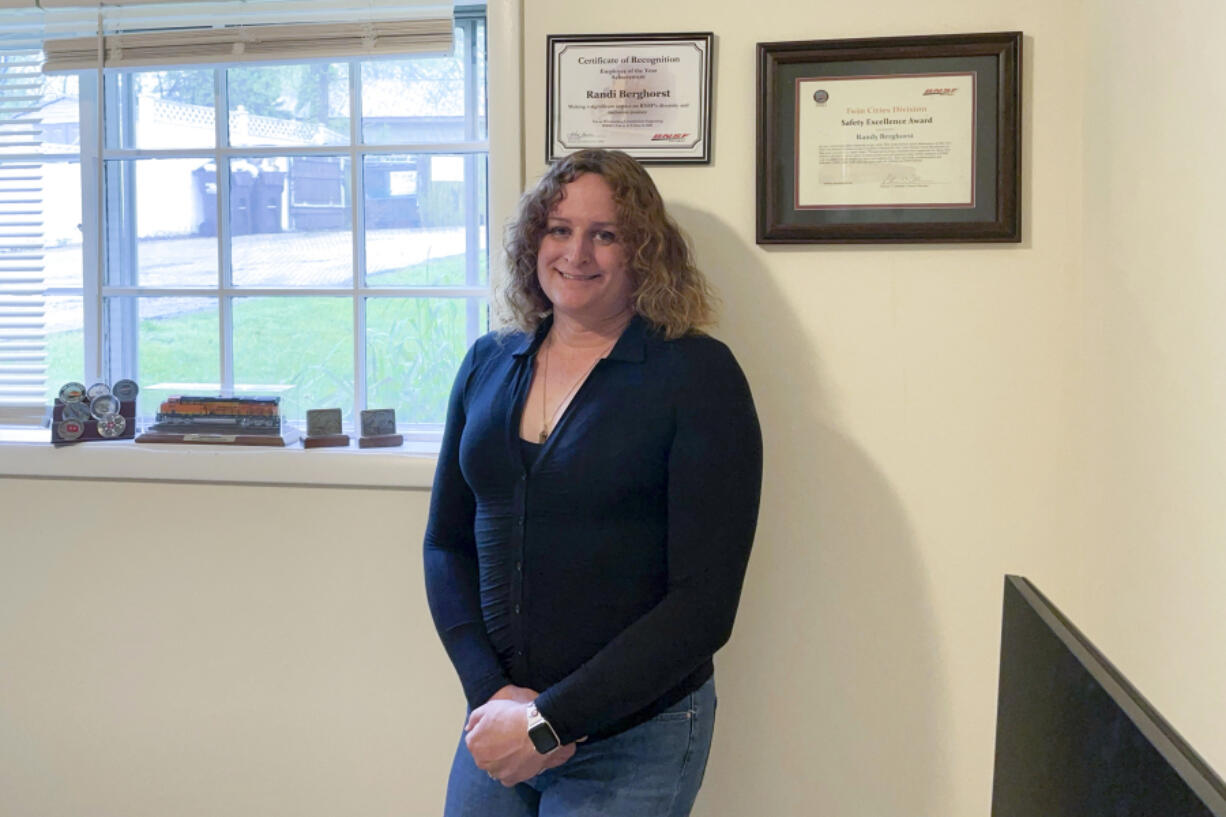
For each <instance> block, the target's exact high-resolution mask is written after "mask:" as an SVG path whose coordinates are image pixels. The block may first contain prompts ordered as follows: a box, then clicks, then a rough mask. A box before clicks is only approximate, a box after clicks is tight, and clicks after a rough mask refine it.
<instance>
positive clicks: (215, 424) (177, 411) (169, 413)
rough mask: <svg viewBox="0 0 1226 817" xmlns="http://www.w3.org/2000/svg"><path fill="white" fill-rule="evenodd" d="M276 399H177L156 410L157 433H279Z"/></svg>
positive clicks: (167, 401)
mask: <svg viewBox="0 0 1226 817" xmlns="http://www.w3.org/2000/svg"><path fill="white" fill-rule="evenodd" d="M280 404H281V398H280V397H193V396H189V395H180V396H178V397H171V398H169V399H167V400H165V401H164V402H163V403H162V405H161V406H159V407H158V413H157V418H156V420H157V424H156V425H155V426H154V428H156V429H158V430H160V431H207V432H214V433H215V432H217V431H219V430H222V429H227V430H231V431H239V432H242V431H274V432H279V431H280V430H281V409H280Z"/></svg>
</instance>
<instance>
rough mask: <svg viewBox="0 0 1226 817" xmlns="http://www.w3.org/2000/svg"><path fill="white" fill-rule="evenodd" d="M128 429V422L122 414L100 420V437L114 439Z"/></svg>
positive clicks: (108, 415) (107, 416) (109, 415)
mask: <svg viewBox="0 0 1226 817" xmlns="http://www.w3.org/2000/svg"><path fill="white" fill-rule="evenodd" d="M127 427H128V421H127V420H125V419H124V417H123V415H122V414H107V415H106V416H104V417H99V418H98V436H100V437H106V438H107V439H114V438H115V437H118V436H120V435H121V434H123V431H124V429H125V428H127Z"/></svg>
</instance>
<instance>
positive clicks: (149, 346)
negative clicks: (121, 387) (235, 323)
mask: <svg viewBox="0 0 1226 817" xmlns="http://www.w3.org/2000/svg"><path fill="white" fill-rule="evenodd" d="M105 309H106V318H107V321H106V326H107V344H108V351H109V355H108V357H109V359H110V371H109V372H108V380H109V382H112V383H113V382H115V381H116V380H119V379H120V378H124V377H130V378H132V379H133V380H135V381H136V382H137V383H138V384H140V387H141V391H140V395H139V396H138V397H137V398H136V412H137V416H145V417H151V416H153V415H154V414H156V413H157V407H158V404H159V403H161V402H162V401H163V400H165V399H166V398H167V397H169V396H171V395H174V394H199V393H202V392H203V393H204V394H210V393H213V392H216V391H217V388H218V386H217V384H218V383H219V382H220V379H221V363H220V361H221V356H220V352H219V349H218V333H217V327H218V319H217V299H216V298H177V297H176V298H161V297H140V298H133V297H112V298H106V299H105Z"/></svg>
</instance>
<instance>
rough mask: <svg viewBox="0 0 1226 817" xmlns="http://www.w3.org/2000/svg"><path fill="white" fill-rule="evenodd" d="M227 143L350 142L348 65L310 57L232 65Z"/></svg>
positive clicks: (247, 144)
mask: <svg viewBox="0 0 1226 817" xmlns="http://www.w3.org/2000/svg"><path fill="white" fill-rule="evenodd" d="M226 82H227V86H228V93H229V101H230V117H229V118H230V144H231V145H234V146H235V147H250V146H254V145H260V146H276V145H343V144H348V142H349V66H348V65H346V64H345V63H336V64H332V65H329V64H326V63H309V64H307V65H273V66H267V65H265V66H256V67H243V68H231V69H229V70H228V71H226Z"/></svg>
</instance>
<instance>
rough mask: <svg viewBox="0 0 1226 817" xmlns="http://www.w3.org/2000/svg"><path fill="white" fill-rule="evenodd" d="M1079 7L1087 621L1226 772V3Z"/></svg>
mask: <svg viewBox="0 0 1226 817" xmlns="http://www.w3.org/2000/svg"><path fill="white" fill-rule="evenodd" d="M1087 8H1088V9H1089V11H1090V14H1091V16H1092V17H1093V18H1094V19H1095V20H1097V21H1099V25H1097V26H1095V27H1094V34H1093V36H1092V37H1091V38H1089V40H1088V46H1089V48H1088V51H1087V66H1088V69H1089V70H1088V75H1087V82H1086V95H1085V96H1086V126H1085V156H1086V160H1085V170H1086V184H1085V190H1086V196H1085V212H1086V220H1085V221H1086V236H1085V256H1084V257H1085V298H1084V303H1085V306H1084V310H1083V311H1084V314H1085V320H1084V323H1085V326H1084V344H1083V349H1084V355H1085V359H1086V368H1087V371H1088V372H1089V377H1088V379H1087V380H1088V384H1087V385H1088V387H1089V388H1088V392H1089V395H1088V400H1087V402H1086V407H1085V408H1086V413H1085V416H1084V418H1083V422H1084V428H1085V430H1086V437H1087V439H1088V440H1089V441H1090V445H1091V451H1090V456H1089V458H1088V460H1087V461H1088V463H1089V465H1090V470H1089V472H1088V474H1087V477H1088V478H1087V486H1088V491H1087V495H1088V508H1089V510H1090V518H1091V519H1092V520H1093V522H1094V525H1095V529H1094V530H1093V541H1094V542H1095V543H1096V550H1097V559H1096V560H1095V564H1094V569H1093V570H1091V571H1090V572H1088V574H1087V576H1086V584H1085V587H1086V591H1087V595H1089V596H1090V598H1089V599H1087V600H1086V601H1085V602H1084V613H1085V614H1084V616H1083V624H1082V626H1083V628H1085V629H1087V631H1089V632H1091V633H1094V634H1095V635H1096V636H1098V643H1099V646H1100V647H1101V648H1102V649H1103V650H1104V651H1105V652H1106V653H1107V654H1108V655H1110V656H1112V658H1113V660H1114V661H1115V662H1116V663H1117V665H1118V666H1119V667H1120V668H1121V669H1122V670H1123V671H1124V672H1125V673H1127V674H1128V675H1129V676H1130V677H1131V678H1132V680H1133V682H1134V683H1135V684H1136V685H1137V686H1138V687H1139V688H1140V689H1141V691H1142V692H1143V693H1144V694H1145V695H1146V696H1147V697H1149V699H1150V700H1151V701H1152V702H1153V703H1154V704H1155V705H1157V706H1158V708H1159V709H1160V710H1162V712H1163V713H1164V714H1165V715H1166V716H1167V718H1168V719H1169V720H1170V721H1171V722H1172V724H1174V726H1175V728H1176V729H1178V730H1179V731H1180V732H1181V733H1182V734H1183V735H1184V737H1185V738H1187V739H1188V740H1189V742H1191V743H1192V745H1193V746H1195V747H1196V749H1197V750H1198V751H1199V752H1200V753H1201V754H1202V755H1203V756H1204V757H1205V759H1206V760H1207V761H1208V762H1209V763H1210V765H1212V766H1213V767H1214V768H1216V769H1217V771H1218V773H1219V774H1220V775H1224V776H1226V695H1224V694H1223V690H1224V689H1226V639H1224V638H1223V631H1222V624H1223V622H1226V592H1223V581H1224V580H1226V502H1223V499H1222V495H1223V479H1224V476H1226V322H1224V321H1223V314H1224V311H1226V310H1224V308H1226V274H1224V272H1226V264H1223V261H1222V253H1223V250H1222V236H1223V227H1222V215H1221V213H1222V196H1223V192H1222V191H1223V190H1226V163H1224V162H1223V159H1222V148H1221V144H1222V134H1223V132H1224V130H1226V55H1224V54H1223V52H1222V50H1221V49H1220V48H1215V47H1214V45H1213V42H1214V40H1216V39H1218V37H1219V35H1220V34H1221V33H1222V32H1223V31H1226V7H1223V5H1222V4H1221V3H1219V2H1215V0H1184V1H1183V2H1179V3H1175V4H1173V5H1172V6H1171V8H1170V9H1169V13H1162V14H1154V13H1153V10H1154V7H1153V6H1150V5H1149V4H1146V3H1141V2H1136V1H1135V0H1130V1H1129V2H1125V3H1114V2H1111V3H1108V2H1101V1H1100V0H1094V2H1091V3H1089V4H1088V6H1087Z"/></svg>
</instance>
